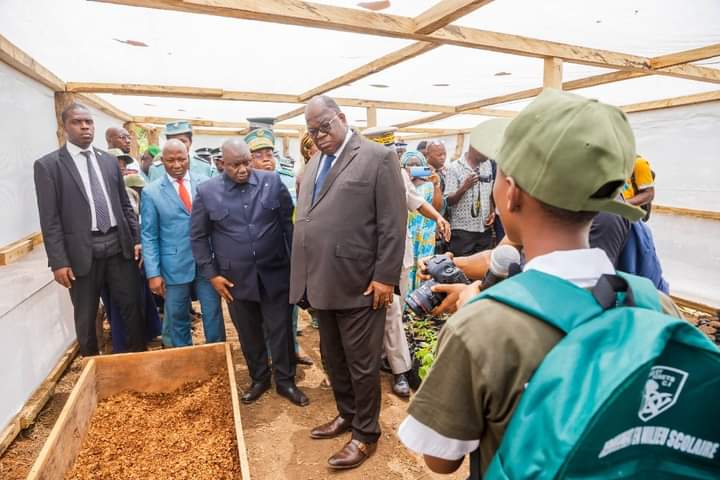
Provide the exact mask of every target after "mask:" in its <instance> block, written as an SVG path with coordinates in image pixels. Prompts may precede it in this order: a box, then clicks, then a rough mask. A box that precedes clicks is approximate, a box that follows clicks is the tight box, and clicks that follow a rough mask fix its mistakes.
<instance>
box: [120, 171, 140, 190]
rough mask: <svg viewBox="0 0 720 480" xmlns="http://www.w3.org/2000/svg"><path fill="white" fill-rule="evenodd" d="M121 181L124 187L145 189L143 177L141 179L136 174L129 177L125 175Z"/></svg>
mask: <svg viewBox="0 0 720 480" xmlns="http://www.w3.org/2000/svg"><path fill="white" fill-rule="evenodd" d="M123 180H124V181H125V186H126V187H135V188H143V187H145V179H143V177H141V176H140V175H138V174H137V173H133V174H131V175H125V176H124V177H123Z"/></svg>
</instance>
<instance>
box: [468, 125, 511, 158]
mask: <svg viewBox="0 0 720 480" xmlns="http://www.w3.org/2000/svg"><path fill="white" fill-rule="evenodd" d="M509 124H510V119H509V118H493V119H490V120H486V121H484V122H482V123H481V124H479V125H478V126H476V127H475V128H473V129H472V130H471V131H470V146H471V147H472V148H474V149H475V150H477V151H478V152H480V153H482V154H483V155H485V156H486V157H488V158H495V155H496V154H497V151H498V149H499V148H500V144H501V143H502V138H503V134H504V133H505V129H506V128H507V126H508V125H509Z"/></svg>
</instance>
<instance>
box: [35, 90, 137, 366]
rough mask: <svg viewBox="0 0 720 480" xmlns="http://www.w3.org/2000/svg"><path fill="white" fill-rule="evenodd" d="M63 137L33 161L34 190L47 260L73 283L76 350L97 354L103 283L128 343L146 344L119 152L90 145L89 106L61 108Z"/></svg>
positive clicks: (59, 277)
mask: <svg viewBox="0 0 720 480" xmlns="http://www.w3.org/2000/svg"><path fill="white" fill-rule="evenodd" d="M62 122H63V128H64V130H65V134H66V136H67V142H66V143H65V145H64V146H63V147H61V148H60V149H59V150H56V151H54V152H52V153H48V154H47V155H45V156H44V157H42V158H40V159H39V160H37V161H35V192H36V194H37V200H38V210H39V213H40V226H41V228H42V233H43V239H44V241H45V251H46V252H47V256H48V264H49V266H50V268H51V269H52V271H53V275H54V276H55V281H56V282H58V283H59V284H61V285H62V286H64V287H66V288H68V289H70V298H71V300H72V303H73V308H74V313H75V331H76V333H77V338H78V343H79V345H80V354H81V355H85V356H89V355H97V354H98V342H97V340H98V339H97V335H96V331H95V318H96V315H97V308H98V302H99V298H100V290H101V289H102V288H103V286H104V285H107V286H108V288H109V290H110V295H111V298H112V302H113V303H114V304H115V305H117V306H118V308H119V309H120V313H121V315H122V318H123V319H124V320H125V322H126V328H127V335H126V338H127V342H128V348H129V350H130V351H142V350H145V339H144V330H145V329H144V317H143V315H142V312H141V308H140V307H141V302H140V276H139V272H138V268H137V265H135V264H134V263H133V261H138V260H139V259H140V250H141V248H140V234H139V231H138V222H137V217H136V216H135V212H134V211H133V208H132V205H131V204H130V200H129V199H128V196H127V191H126V190H125V182H124V181H123V177H122V174H121V173H120V167H119V165H118V161H117V158H115V157H113V156H112V155H110V154H108V153H106V152H103V151H101V150H98V149H97V148H94V147H93V146H92V141H93V138H94V135H95V125H94V123H93V119H92V116H91V115H90V112H89V110H88V109H87V108H86V107H85V106H83V105H81V104H79V103H73V104H71V105H70V106H68V107H67V108H66V109H65V110H64V111H63V112H62Z"/></svg>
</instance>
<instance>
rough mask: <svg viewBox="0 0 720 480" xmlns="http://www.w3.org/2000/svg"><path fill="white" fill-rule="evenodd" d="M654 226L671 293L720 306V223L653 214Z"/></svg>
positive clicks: (652, 224)
mask: <svg viewBox="0 0 720 480" xmlns="http://www.w3.org/2000/svg"><path fill="white" fill-rule="evenodd" d="M649 224H650V227H651V228H652V231H653V236H654V238H655V247H656V249H657V253H658V255H659V257H660V261H661V264H662V267H663V274H664V276H665V279H666V280H667V281H668V282H669V283H670V293H672V294H674V295H678V296H680V297H683V298H688V299H691V300H696V301H699V302H702V303H706V304H708V305H713V306H719V305H720V290H718V287H719V286H720V242H718V239H720V222H718V221H716V220H703V219H700V218H692V217H680V216H677V215H663V214H659V213H653V215H652V217H651V218H650V222H649Z"/></svg>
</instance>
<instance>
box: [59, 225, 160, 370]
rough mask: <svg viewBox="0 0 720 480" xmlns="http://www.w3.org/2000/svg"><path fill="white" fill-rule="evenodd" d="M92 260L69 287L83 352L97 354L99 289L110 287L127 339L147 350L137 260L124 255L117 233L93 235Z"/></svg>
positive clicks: (138, 349)
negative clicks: (88, 268)
mask: <svg viewBox="0 0 720 480" xmlns="http://www.w3.org/2000/svg"><path fill="white" fill-rule="evenodd" d="M92 238H93V245H92V249H93V260H92V263H91V264H90V271H89V272H88V273H87V274H86V275H83V276H78V277H76V278H75V281H74V282H73V283H72V286H71V287H70V299H71V300H72V304H73V310H74V316H75V333H76V334H77V338H78V344H79V346H80V355H83V356H91V355H97V354H98V338H97V332H96V330H95V319H96V318H97V310H98V303H99V301H100V292H101V290H102V288H103V287H104V286H107V287H108V291H109V292H110V299H111V300H112V303H113V305H115V306H117V308H118V309H119V310H120V314H121V315H122V318H123V319H124V320H125V329H126V331H125V338H126V339H127V347H128V350H129V351H131V352H141V351H144V350H145V349H146V344H145V317H144V316H143V312H142V301H141V298H140V272H139V271H138V267H137V265H136V264H135V262H134V261H132V260H128V259H126V258H125V257H123V254H122V248H121V246H120V238H119V236H118V233H117V232H111V233H108V234H106V235H101V236H93V237H92Z"/></svg>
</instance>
